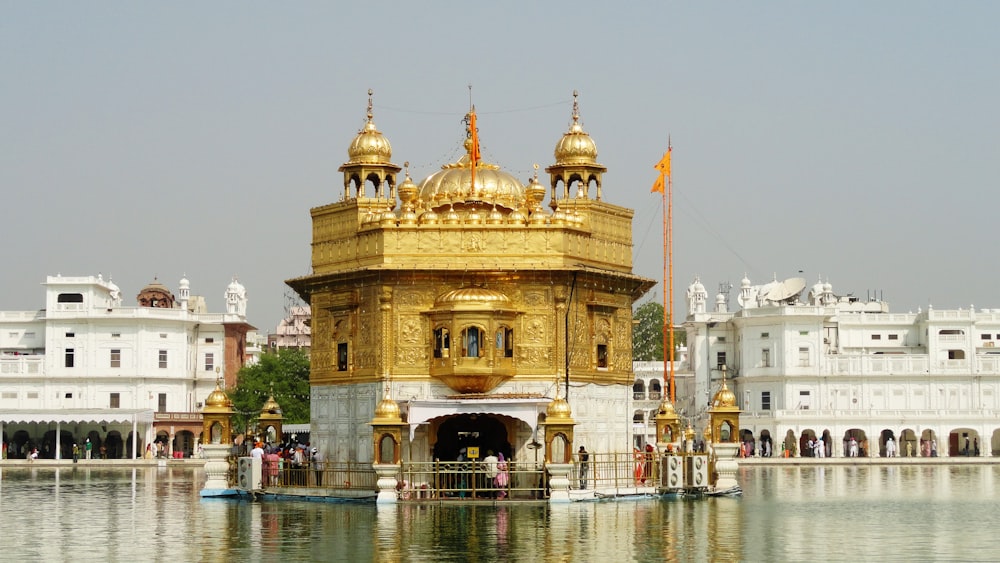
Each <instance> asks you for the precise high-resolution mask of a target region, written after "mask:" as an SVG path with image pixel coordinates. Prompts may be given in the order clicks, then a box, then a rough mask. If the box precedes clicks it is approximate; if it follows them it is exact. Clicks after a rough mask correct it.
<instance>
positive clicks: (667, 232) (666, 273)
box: [651, 137, 677, 403]
mask: <svg viewBox="0 0 1000 563" xmlns="http://www.w3.org/2000/svg"><path fill="white" fill-rule="evenodd" d="M672 151H673V148H672V146H671V144H670V138H669V137H667V152H666V153H664V155H663V158H662V159H660V162H658V163H656V166H655V167H654V168H656V169H657V170H659V171H660V175H659V177H657V179H656V182H655V183H654V184H653V189H652V190H651V191H653V192H660V195H661V196H662V201H663V252H664V254H665V256H664V260H663V283H664V284H666V286H667V287H666V288H665V291H664V292H663V327H662V328H663V375H664V377H666V378H668V379H667V380H668V381H669V382H670V402H671V403H673V402H674V401H675V400H676V398H677V391H676V390H675V388H674V387H675V386H674V246H673V238H674V233H673V213H674V207H673V194H674V184H673V179H672V175H671V173H670V153H671V152H672ZM664 180H665V181H664ZM668 323H669V324H668Z"/></svg>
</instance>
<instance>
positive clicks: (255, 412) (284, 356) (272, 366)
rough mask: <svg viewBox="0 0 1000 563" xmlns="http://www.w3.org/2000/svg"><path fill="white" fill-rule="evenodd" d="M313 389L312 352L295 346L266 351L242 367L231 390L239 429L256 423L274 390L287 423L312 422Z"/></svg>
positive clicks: (245, 428)
mask: <svg viewBox="0 0 1000 563" xmlns="http://www.w3.org/2000/svg"><path fill="white" fill-rule="evenodd" d="M309 392H310V390H309V355H308V354H306V353H305V352H303V351H301V350H296V349H293V348H286V349H283V350H279V351H278V352H277V353H266V354H263V355H262V356H261V357H260V361H259V362H257V363H256V364H254V365H252V366H244V367H243V368H242V369H240V372H239V374H238V375H237V382H236V388H235V389H233V390H232V391H230V392H229V398H230V399H231V400H232V401H233V409H234V410H235V411H236V414H235V415H234V419H233V423H234V425H235V426H236V431H237V432H245V431H247V430H248V429H251V430H252V429H253V428H254V427H255V426H256V423H257V418H258V416H260V409H261V408H263V406H264V402H265V401H267V398H268V397H269V396H270V395H271V394H272V393H273V394H274V400H275V401H277V402H278V404H279V405H280V406H281V412H282V415H283V417H284V423H285V424H305V423H308V422H309Z"/></svg>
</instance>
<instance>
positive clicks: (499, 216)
mask: <svg viewBox="0 0 1000 563" xmlns="http://www.w3.org/2000/svg"><path fill="white" fill-rule="evenodd" d="M503 220H504V217H503V213H501V212H500V210H499V209H497V206H496V204H494V205H493V209H491V210H490V213H489V215H487V216H486V223H487V224H488V225H502V224H503Z"/></svg>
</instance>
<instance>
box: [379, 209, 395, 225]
mask: <svg viewBox="0 0 1000 563" xmlns="http://www.w3.org/2000/svg"><path fill="white" fill-rule="evenodd" d="M381 223H382V226H383V227H392V226H395V225H396V213H395V212H393V210H392V209H386V210H385V212H384V213H382V217H381Z"/></svg>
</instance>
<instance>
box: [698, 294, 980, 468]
mask: <svg viewBox="0 0 1000 563" xmlns="http://www.w3.org/2000/svg"><path fill="white" fill-rule="evenodd" d="M700 285H701V284H700V283H698V282H697V281H696V282H695V283H694V284H692V286H691V288H690V289H689V291H688V307H689V314H688V317H687V322H686V323H685V328H686V330H687V343H688V350H689V355H690V358H689V360H690V362H689V364H690V365H689V367H690V369H691V371H692V372H693V373H694V376H695V380H696V383H695V386H696V388H697V389H696V391H695V393H696V396H702V395H701V394H700V393H701V392H702V391H704V393H705V396H707V393H708V390H709V389H710V388H711V389H714V388H715V387H716V386H717V385H718V382H719V380H720V379H721V378H722V373H723V372H722V369H720V368H722V366H725V368H726V371H727V372H728V377H729V378H730V379H731V381H732V384H733V386H734V387H735V392H736V396H737V399H738V401H739V406H740V408H741V409H742V410H743V414H742V415H741V417H740V425H741V429H742V430H743V431H744V438H745V439H748V440H749V439H752V440H753V443H754V444H755V445H756V446H757V448H758V452H759V448H760V445H761V441H762V440H764V441H766V440H767V439H771V440H773V444H774V451H775V455H779V453H780V451H781V448H782V445H787V447H789V448H791V447H792V446H794V449H795V450H796V452H797V454H798V455H802V454H803V450H804V449H805V448H804V446H805V445H806V443H807V441H808V440H809V439H810V438H823V440H824V444H825V446H826V450H827V452H825V453H828V454H829V455H834V456H838V457H839V456H842V455H845V450H846V449H847V445H848V443H849V442H848V441H849V440H850V439H851V437H854V438H855V440H856V441H858V442H859V444H860V448H861V449H862V450H863V449H864V448H865V446H868V448H867V449H868V452H867V453H868V455H872V456H879V455H886V447H885V444H886V442H887V440H888V438H889V437H892V439H893V441H894V442H895V444H897V446H896V447H897V455H899V456H906V455H911V454H912V455H914V456H917V455H930V449H931V445H932V443H933V444H934V445H936V447H937V451H938V455H941V456H947V455H963V454H964V453H965V448H966V440H968V447H969V450H970V451H969V455H975V449H976V446H977V445H978V446H979V450H980V453H981V455H1000V417H998V414H1000V405H998V396H1000V348H995V343H996V342H997V341H998V340H1000V309H992V310H979V311H976V310H973V309H972V308H969V309H958V310H935V309H933V308H928V310H926V311H917V312H916V313H907V314H894V313H890V312H889V308H888V304H887V303H886V302H884V301H880V300H875V299H868V300H861V299H858V298H855V297H852V296H838V295H835V294H834V293H833V288H832V286H831V285H830V284H829V283H823V282H818V283H816V284H815V285H813V286H812V287H811V288H810V289H809V290H808V292H805V296H804V297H803V296H802V295H803V292H804V290H805V289H806V288H805V286H806V283H805V281H804V280H802V279H801V278H793V279H790V280H786V281H784V282H771V283H769V284H765V285H761V286H754V285H752V284H751V282H750V280H748V279H744V280H742V283H741V287H740V290H739V295H738V297H737V301H738V302H739V304H740V305H741V308H740V310H738V311H733V312H730V311H728V310H727V307H726V298H725V296H724V295H722V296H720V297H719V298H717V299H716V305H715V307H714V308H713V309H710V307H709V306H708V305H707V303H706V301H707V300H706V299H700V300H699V299H695V298H694V296H695V295H698V294H701V293H703V292H704V289H703V288H701V291H699V290H698V286H700ZM805 453H806V455H808V453H809V452H805Z"/></svg>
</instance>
